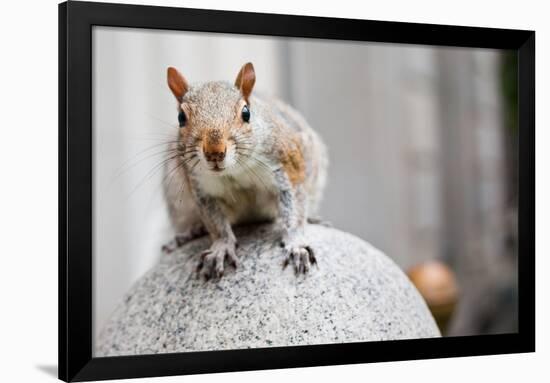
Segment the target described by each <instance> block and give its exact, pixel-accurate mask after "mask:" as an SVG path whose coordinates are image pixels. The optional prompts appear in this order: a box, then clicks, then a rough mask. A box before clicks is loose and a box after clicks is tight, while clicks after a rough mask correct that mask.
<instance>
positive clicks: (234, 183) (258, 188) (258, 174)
mask: <svg viewBox="0 0 550 383" xmlns="http://www.w3.org/2000/svg"><path fill="white" fill-rule="evenodd" d="M199 184H200V188H201V191H202V192H203V193H206V194H208V195H210V196H212V197H215V198H217V199H219V201H220V202H221V204H222V206H223V208H224V210H225V213H226V214H227V217H228V218H229V220H230V221H231V223H244V222H252V221H257V220H266V219H269V220H270V219H274V218H275V217H276V216H277V211H278V206H277V201H278V192H277V190H278V189H277V187H276V184H275V178H274V177H273V173H272V172H270V171H268V170H264V169H262V168H249V169H246V170H242V171H239V172H229V173H228V174H227V175H220V176H217V175H212V176H204V177H201V179H200V180H199Z"/></svg>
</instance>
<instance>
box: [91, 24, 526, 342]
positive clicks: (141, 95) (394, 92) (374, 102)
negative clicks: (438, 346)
mask: <svg viewBox="0 0 550 383" xmlns="http://www.w3.org/2000/svg"><path fill="white" fill-rule="evenodd" d="M248 61H252V62H253V63H254V66H255V70H256V86H255V91H261V92H262V93H264V94H273V95H276V96H278V97H280V98H282V99H284V100H285V101H287V102H288V103H290V104H291V105H293V106H294V107H295V108H296V109H298V110H299V111H300V112H301V113H302V114H304V116H305V117H306V119H307V120H308V121H309V123H310V124H311V126H312V127H313V128H314V129H316V130H317V131H318V132H319V133H320V135H321V136H322V137H323V138H324V140H325V142H326V144H327V146H328V150H329V156H330V168H329V177H328V183H327V189H326V191H325V198H324V201H323V203H322V209H321V213H322V216H323V218H325V219H326V220H329V221H331V222H332V223H333V225H334V226H335V227H336V228H338V229H341V230H344V231H348V232H350V233H353V234H355V235H357V236H358V237H360V238H362V239H364V240H366V241H367V242H370V243H371V244H373V245H374V246H376V247H378V248H380V249H381V250H383V251H384V252H385V253H386V254H387V255H388V256H389V257H391V258H392V259H393V260H394V261H395V262H396V263H397V264H398V265H399V266H400V267H401V268H402V269H403V270H404V271H409V275H410V276H411V279H413V281H414V282H415V283H417V285H418V286H419V289H420V290H421V292H423V294H424V292H426V294H427V295H425V297H426V299H427V301H428V303H429V304H430V302H431V301H430V299H431V297H434V296H435V297H436V298H437V299H435V298H434V299H435V300H434V305H430V306H431V308H432V310H433V312H434V313H435V314H437V315H439V314H438V312H439V311H437V310H438V309H437V307H435V306H436V305H441V304H443V305H444V306H445V305H446V306H445V307H446V309H445V310H444V311H445V312H444V314H442V315H445V316H446V317H445V318H446V319H448V320H445V321H444V322H445V323H443V322H440V324H441V323H443V324H442V326H443V330H444V335H473V334H488V333H502V332H515V331H517V137H518V132H517V102H516V100H517V89H516V75H517V67H516V56H515V53H512V52H507V51H498V50H488V49H470V48H468V49H463V48H450V47H427V46H413V45H398V44H379V43H364V42H343V41H331V40H312V39H296V38H273V37H256V36H241V35H227V34H225V35H218V34H207V33H190V32H175V31H153V30H133V29H126V28H124V29H121V28H107V27H94V30H93V77H92V80H93V147H94V148H93V149H94V152H93V153H94V169H93V170H94V184H93V191H94V249H93V252H94V258H93V261H94V262H93V267H94V330H95V332H96V333H97V332H98V331H99V329H101V327H102V325H103V324H104V323H105V320H106V319H107V318H108V317H109V315H110V314H111V313H112V311H113V310H114V308H115V307H116V304H117V303H118V302H119V301H120V300H121V299H122V297H123V295H124V293H125V292H126V291H127V290H128V289H129V288H130V286H131V285H132V283H134V282H135V281H136V280H137V279H138V278H139V277H140V276H141V275H143V273H145V272H146V271H147V269H148V268H150V267H151V266H152V265H153V264H154V263H155V262H156V261H157V260H158V257H159V256H160V247H161V245H162V244H163V243H165V242H166V241H168V240H169V239H170V238H171V236H172V235H173V233H172V232H171V229H170V227H169V223H168V216H167V213H166V208H165V206H164V202H163V198H162V188H161V187H160V183H161V179H162V170H161V169H160V166H158V165H159V164H160V163H161V161H162V159H163V154H162V153H161V152H162V150H163V142H165V141H167V140H170V139H173V137H174V135H175V134H176V126H177V112H176V103H175V100H174V99H173V96H172V95H171V93H170V91H169V90H168V87H167V86H166V77H165V76H166V67H168V66H176V67H177V68H178V69H179V70H180V71H181V72H182V73H183V74H184V76H186V78H187V79H188V80H189V81H190V82H191V83H193V82H202V81H208V80H227V81H230V82H233V81H234V79H235V77H236V75H237V72H238V70H239V69H240V67H241V66H242V64H244V63H245V62H248ZM433 265H436V266H437V267H431V266H433ZM424 266H426V267H424ZM438 267H439V268H438ZM424 288H425V289H426V291H424ZM430 289H431V290H430ZM434 291H435V293H434ZM430 294H432V295H430ZM434 294H435V295H434ZM441 307H443V306H441Z"/></svg>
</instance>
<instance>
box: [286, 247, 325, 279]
mask: <svg viewBox="0 0 550 383" xmlns="http://www.w3.org/2000/svg"><path fill="white" fill-rule="evenodd" d="M282 247H283V251H284V252H285V260H284V262H283V269H285V268H286V267H287V266H288V265H289V264H291V265H292V266H293V268H294V272H295V273H296V274H300V273H303V274H306V273H307V272H308V271H309V269H310V268H311V266H312V265H316V264H317V259H316V258H315V254H314V252H313V249H312V248H311V247H309V246H292V245H290V246H287V245H286V244H285V242H283V243H282Z"/></svg>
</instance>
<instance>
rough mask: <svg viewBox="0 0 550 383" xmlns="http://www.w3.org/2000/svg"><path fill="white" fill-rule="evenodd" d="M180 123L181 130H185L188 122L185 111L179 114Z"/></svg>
mask: <svg viewBox="0 0 550 383" xmlns="http://www.w3.org/2000/svg"><path fill="white" fill-rule="evenodd" d="M178 121H179V123H180V128H183V127H184V126H185V122H186V121H187V116H186V115H185V113H184V112H183V111H181V112H179V114H178Z"/></svg>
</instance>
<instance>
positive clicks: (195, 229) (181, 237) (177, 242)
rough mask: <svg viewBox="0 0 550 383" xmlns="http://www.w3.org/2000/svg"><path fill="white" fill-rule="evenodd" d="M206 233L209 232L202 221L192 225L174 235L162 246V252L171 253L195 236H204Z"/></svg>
mask: <svg viewBox="0 0 550 383" xmlns="http://www.w3.org/2000/svg"><path fill="white" fill-rule="evenodd" d="M206 234H208V232H207V231H206V228H205V227H204V225H203V224H202V222H201V223H198V224H196V225H194V226H192V227H190V228H189V229H187V230H184V231H182V232H181V233H178V234H176V235H175V236H174V239H172V240H171V241H170V242H168V243H167V244H165V245H163V246H162V252H163V253H164V254H170V253H172V252H173V251H176V250H177V249H178V248H180V247H182V246H183V245H185V244H186V243H187V242H190V241H192V240H193V239H195V238H199V237H202V236H203V235H206Z"/></svg>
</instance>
